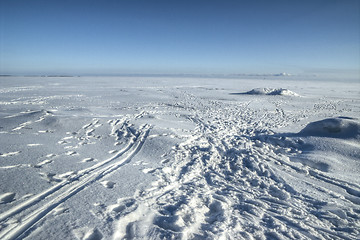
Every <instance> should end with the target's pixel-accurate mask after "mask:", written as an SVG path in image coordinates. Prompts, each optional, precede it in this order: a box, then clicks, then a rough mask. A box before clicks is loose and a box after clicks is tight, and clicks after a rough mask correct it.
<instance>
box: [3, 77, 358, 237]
mask: <svg viewBox="0 0 360 240" xmlns="http://www.w3.org/2000/svg"><path fill="white" fill-rule="evenodd" d="M282 78H284V77H282ZM282 78H281V79H282ZM359 117H360V84H359V83H356V82H352V83H351V82H348V83H344V82H342V83H339V82H331V81H299V80H297V81H295V80H286V81H285V80H276V79H275V80H256V79H249V80H240V79H214V78H211V79H205V78H198V79H196V78H192V79H190V78H172V79H171V78H145V77H142V78H140V77H116V78H115V77H107V78H103V77H94V78H89V77H79V78H76V77H75V78H30V77H25V78H20V77H1V78H0V239H17V238H18V239H87V240H99V239H359V238H360V178H359V175H360V133H359V131H360V130H359V120H358V119H357V118H359Z"/></svg>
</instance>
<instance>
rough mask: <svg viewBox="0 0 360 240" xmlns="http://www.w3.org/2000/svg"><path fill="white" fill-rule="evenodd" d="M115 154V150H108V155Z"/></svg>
mask: <svg viewBox="0 0 360 240" xmlns="http://www.w3.org/2000/svg"><path fill="white" fill-rule="evenodd" d="M116 152H117V150H110V151H109V152H108V153H110V154H113V153H116Z"/></svg>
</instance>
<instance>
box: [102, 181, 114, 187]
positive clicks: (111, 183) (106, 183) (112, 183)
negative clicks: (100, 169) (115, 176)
mask: <svg viewBox="0 0 360 240" xmlns="http://www.w3.org/2000/svg"><path fill="white" fill-rule="evenodd" d="M101 184H102V185H103V186H104V187H106V188H113V187H114V186H115V183H114V182H111V181H103V182H101Z"/></svg>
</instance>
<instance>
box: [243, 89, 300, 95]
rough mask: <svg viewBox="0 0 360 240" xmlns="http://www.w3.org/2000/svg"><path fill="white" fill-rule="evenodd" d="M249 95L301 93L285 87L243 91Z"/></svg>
mask: <svg viewBox="0 0 360 240" xmlns="http://www.w3.org/2000/svg"><path fill="white" fill-rule="evenodd" d="M241 94H247V95H282V96H299V94H297V93H295V92H293V91H290V90H288V89H285V88H254V89H252V90H251V91H248V92H245V93H241Z"/></svg>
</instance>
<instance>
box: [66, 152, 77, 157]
mask: <svg viewBox="0 0 360 240" xmlns="http://www.w3.org/2000/svg"><path fill="white" fill-rule="evenodd" d="M76 154H77V152H75V151H67V152H66V155H69V156H72V155H76Z"/></svg>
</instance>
